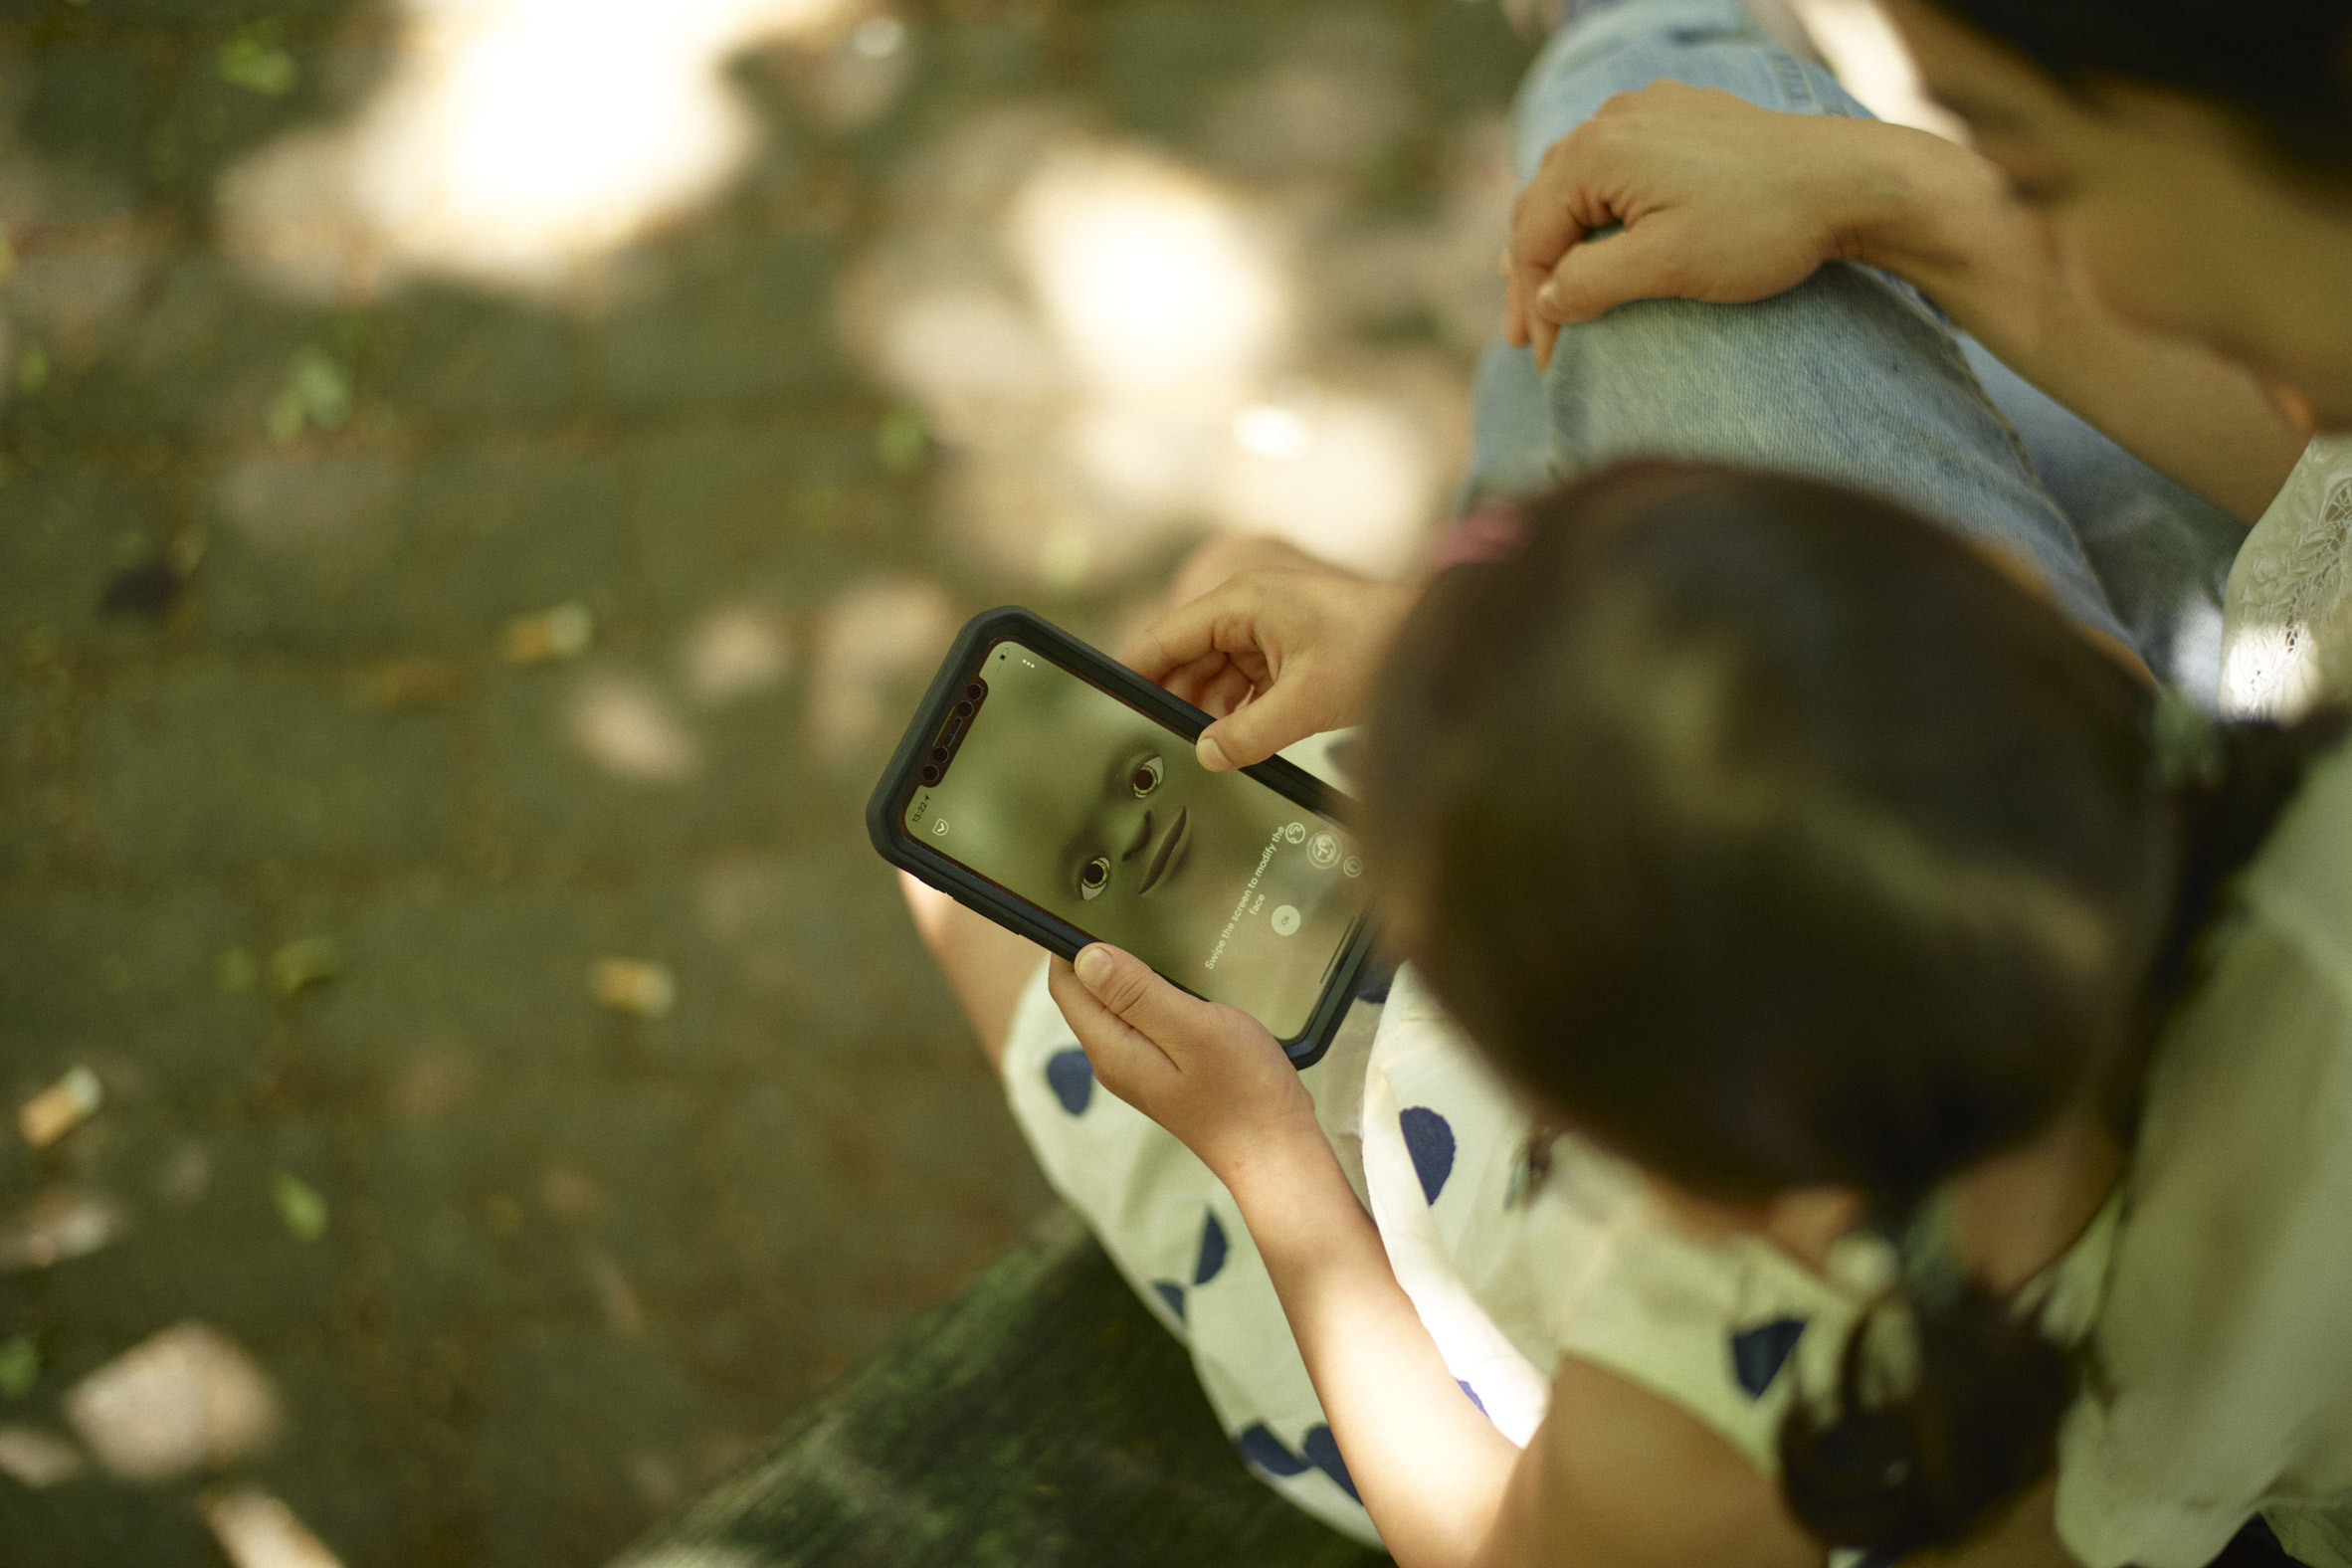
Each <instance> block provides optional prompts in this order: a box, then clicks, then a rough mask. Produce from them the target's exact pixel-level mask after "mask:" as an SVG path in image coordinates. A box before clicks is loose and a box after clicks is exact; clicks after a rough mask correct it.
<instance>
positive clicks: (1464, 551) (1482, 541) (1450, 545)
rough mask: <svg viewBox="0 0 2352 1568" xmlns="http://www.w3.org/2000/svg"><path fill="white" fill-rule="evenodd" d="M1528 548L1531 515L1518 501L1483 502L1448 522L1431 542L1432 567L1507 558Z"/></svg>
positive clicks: (1437, 570)
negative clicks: (1528, 522)
mask: <svg viewBox="0 0 2352 1568" xmlns="http://www.w3.org/2000/svg"><path fill="white" fill-rule="evenodd" d="M1526 547H1527V514H1526V512H1525V511H1523V510H1522V509H1520V506H1519V503H1518V502H1517V501H1514V500H1502V499H1491V500H1486V501H1482V502H1480V503H1479V504H1478V505H1477V506H1475V507H1473V508H1472V509H1470V510H1469V511H1466V512H1464V513H1463V514H1462V515H1461V516H1459V517H1456V518H1455V519H1454V520H1453V521H1452V522H1450V523H1448V524H1446V526H1445V528H1444V529H1443V530H1441V531H1440V532H1439V534H1438V536H1437V538H1436V539H1435V540H1434V541H1433V542H1432V543H1431V545H1430V552H1429V567H1430V570H1431V571H1433V572H1442V571H1444V570H1445V569H1446V568H1447V567H1449V566H1462V565H1466V564H1468V563H1470V562H1473V561H1482V562H1492V561H1507V560H1509V559H1511V558H1512V557H1513V556H1515V555H1517V554H1518V553H1519V552H1520V551H1521V550H1524V549H1525V548H1526Z"/></svg>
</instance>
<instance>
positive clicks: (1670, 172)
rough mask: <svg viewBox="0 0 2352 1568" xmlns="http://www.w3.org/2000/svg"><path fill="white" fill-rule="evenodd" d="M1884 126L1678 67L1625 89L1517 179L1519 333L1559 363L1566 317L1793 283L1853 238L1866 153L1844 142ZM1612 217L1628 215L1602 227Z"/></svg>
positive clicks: (1511, 299)
mask: <svg viewBox="0 0 2352 1568" xmlns="http://www.w3.org/2000/svg"><path fill="white" fill-rule="evenodd" d="M1885 129H1887V127H1884V126H1879V125H1876V124H1874V123H1872V122H1870V121H1858V120H1845V119H1839V118H1836V117H1832V116H1825V115H1818V114H1787V113H1780V112H1777V111H1775V110H1772V109H1765V108H1759V107H1757V106H1756V105H1755V104H1753V103H1749V102H1747V101H1746V100H1745V99H1742V98H1734V97H1733V96H1732V95H1730V94H1728V93H1723V92H1718V91H1716V90H1715V89H1712V88H1692V87H1685V86H1683V85H1682V84H1681V83H1679V82H1659V83H1655V84H1653V85H1652V86H1650V87H1646V88H1644V89H1642V90H1641V91H1640V92H1637V93H1621V94H1619V95H1618V96H1617V97H1615V98H1611V99H1610V100H1609V101H1608V102H1606V103H1604V104H1603V105H1601V109H1600V112H1598V113H1596V114H1595V115H1594V116H1593V117H1592V118H1591V119H1589V120H1586V121H1585V122H1584V123H1583V124H1582V125H1579V126H1578V127H1577V128H1576V129H1575V130H1573V131H1571V132H1569V133H1568V134H1567V135H1565V136H1563V137H1561V138H1560V139H1559V140H1558V141H1556V142H1554V143H1552V145H1551V147H1550V148H1549V149H1548V150H1547V151H1546V152H1545V153H1544V155H1543V162H1542V165H1541V166H1540V167H1539V168H1538V169H1537V171H1536V174H1535V178H1534V179H1533V180H1531V181H1530V182H1529V183H1528V185H1527V188H1526V189H1525V190H1523V191H1521V192H1520V193H1519V198H1518V202H1517V205H1516V206H1515V207H1514V208H1513V209H1512V213H1511V239H1510V248H1509V250H1508V251H1507V252H1505V253H1504V274H1505V278H1506V281H1507V288H1506V290H1505V299H1504V322H1503V329H1504V334H1505V336H1507V337H1508V338H1509V340H1510V341H1511V342H1513V343H1532V344H1533V345H1534V347H1535V351H1536V358H1537V360H1538V361H1539V362H1540V363H1543V364H1546V365H1548V364H1549V363H1550V362H1551V354H1552V345H1553V342H1554V340H1555V339H1556V338H1557V337H1558V335H1559V329H1560V327H1561V326H1562V325H1564V324H1567V323H1571V322H1577V321H1589V320H1591V319H1592V318H1593V317H1594V316H1597V315H1599V314H1601V313H1602V312H1603V311H1605V310H1609V309H1611V308H1613V307H1615V306H1617V305H1621V304H1624V303H1625V302H1627V301H1628V300H1631V299H1650V298H1666V297H1678V298H1686V299H1704V300H1709V301H1711V302H1714V303H1718V304H1743V303H1746V302H1747V301H1749V300H1752V299H1764V298H1769V297H1770V296H1772V295H1773V294H1780V293H1782V292H1784V291H1786V290H1789V289H1793V288H1795V287H1796V286H1797V285H1798V284H1801V283H1803V282H1804V281H1805V280H1806V279H1808V278H1810V277H1812V276H1813V274H1814V272H1815V271H1816V270H1817V269H1818V268H1820V267H1821V266H1822V264H1823V263H1825V262H1829V261H1833V260H1837V259H1838V258H1840V257H1841V256H1843V255H1844V254H1846V246H1847V241H1846V240H1845V238H1844V236H1843V235H1842V233H1841V225H1840V221H1839V213H1840V210H1841V205H1842V202H1843V200H1844V199H1846V198H1849V197H1851V196H1852V195H1853V194H1854V192H1853V191H1852V190H1851V189H1849V188H1847V187H1848V186H1849V184H1850V176H1851V175H1852V174H1853V173H1854V169H1855V165H1854V163H1853V161H1852V159H1851V158H1850V157H1849V156H1848V155H1847V149H1846V148H1845V147H1843V146H1842V145H1841V144H1842V143H1844V142H1850V141H1853V140H1854V139H1856V137H1857V134H1858V130H1859V133H1860V134H1861V135H1862V136H1867V135H1868V134H1869V133H1870V132H1871V131H1883V130H1885ZM1611 224H1622V225H1624V228H1623V230H1622V231H1621V232H1619V233H1616V234H1611V235H1608V236H1605V237H1603V238H1601V239H1597V240H1596V239H1590V238H1588V236H1589V235H1591V234H1592V233H1593V231H1594V230H1596V229H1602V228H1606V227H1608V226H1609V225H1611Z"/></svg>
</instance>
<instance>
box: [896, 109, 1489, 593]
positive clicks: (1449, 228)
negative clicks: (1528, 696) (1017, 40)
mask: <svg viewBox="0 0 2352 1568" xmlns="http://www.w3.org/2000/svg"><path fill="white" fill-rule="evenodd" d="M1345 80H1346V79H1345V78H1344V77H1341V76H1338V75H1337V74H1335V73H1333V72H1330V71H1327V70H1326V71H1320V72H1295V71H1292V72H1283V73H1277V74H1276V76H1275V78H1274V79H1273V80H1271V81H1270V82H1269V83H1267V84H1265V85H1263V86H1262V87H1256V88H1250V89H1245V90H1242V91H1241V92H1240V94H1239V95H1238V96H1237V97H1236V98H1233V99H1232V100H1230V101H1232V102H1238V103H1244V104H1247V103H1253V102H1261V101H1264V102H1269V103H1271V104H1274V105H1276V106H1277V108H1278V106H1279V105H1282V104H1285V103H1289V104H1293V105H1296V104H1303V105H1305V108H1306V110H1309V111H1303V112H1292V113H1291V115H1290V118H1289V120H1288V121H1285V120H1284V119H1283V118H1282V116H1281V114H1280V113H1279V112H1275V113H1274V116H1273V122H1272V123H1271V124H1270V125H1269V127H1268V133H1267V135H1266V136H1265V137H1264V138H1263V139H1262V140H1261V141H1260V142H1259V143H1258V144H1257V145H1255V146H1254V147H1253V148H1252V149H1251V153H1250V157H1249V159H1248V162H1249V165H1250V166H1251V167H1252V168H1253V169H1254V171H1255V172H1256V174H1257V176H1258V179H1257V181H1256V182H1255V183H1244V182H1238V181H1235V180H1232V179H1230V178H1220V177H1217V176H1216V175H1214V174H1212V173H1210V172H1208V171H1207V170H1205V169H1203V168H1200V167H1196V166H1193V165H1190V164H1187V163H1184V162H1180V161H1178V160H1176V159H1174V158H1171V157H1169V156H1167V155H1165V154H1162V153H1156V152H1152V151H1148V150H1145V149H1142V148H1139V147H1136V146H1133V145H1128V144H1122V143H1119V142H1117V141H1115V140H1112V139H1109V138H1106V137H1103V136H1102V135H1100V134H1099V133H1098V132H1094V131H1090V130H1087V129H1085V128H1083V127H1081V126H1079V125H1078V124H1076V123H1073V122H1070V121H1068V120H1066V119H1062V118H1058V117H1056V116H1054V115H1051V114H1046V113H1040V112H1037V111H1032V110H1018V111H1011V112H1008V113H1006V114H1003V115H1001V116H999V117H997V118H995V119H994V120H992V121H990V122H988V123H986V124H984V125H979V126H972V125H966V126H962V127H959V128H958V131H957V133H956V135H955V136H954V137H953V138H951V139H949V140H947V141H945V142H943V143H941V144H940V145H939V146H937V147H934V148H933V149H931V151H930V152H929V153H927V154H926V155H925V157H924V158H923V159H921V160H919V161H918V162H917V163H916V164H915V165H913V167H912V168H911V169H910V171H909V173H908V175H907V176H905V177H904V181H903V184H902V188H901V190H900V191H899V193H898V198H897V200H896V201H895V202H894V204H893V212H894V219H893V222H892V223H891V225H890V227H889V229H888V230H887V231H886V232H885V233H884V235H883V236H882V238H881V239H880V240H879V241H878V242H877V244H876V245H875V246H874V247H873V249H872V250H871V251H870V252H869V254H868V256H867V257H866V259H865V261H864V263H863V265H862V268H861V271H860V272H859V273H858V275H857V276H856V278H855V280H854V282H853V285H852V289H851V293H850V295H849V298H850V307H851V314H850V327H849V330H850V333H851V337H852V341H853V342H854V343H856V344H857V345H858V346H859V347H860V349H861V351H862V353H863V355H864V357H865V358H866V359H867V361H868V363H870V364H871V365H872V366H873V367H874V369H875V372H876V374H877V375H878V376H880V377H882V379H884V380H885V381H887V382H888V383H889V384H891V385H893V386H895V387H897V388H899V389H900V390H901V391H903V392H904V393H905V394H906V395H907V396H908V397H910V398H912V399H913V400H914V401H915V402H916V403H917V405H918V406H920V407H921V408H922V409H923V411H924V413H925V415H926V417H927V418H928V419H929V420H930V422H931V423H932V425H933V428H934V429H935V430H936V431H937V433H938V434H939V436H940V437H941V439H942V440H944V441H945V442H947V443H948V444H949V447H950V450H951V454H952V458H953V463H952V466H951V469H950V473H949V476H948V483H949V485H950V487H951V490H952V493H953V495H954V500H955V509H954V511H953V512H951V513H950V518H951V526H956V527H958V528H960V529H961V534H960V542H961V543H962V544H963V545H964V546H965V547H966V548H967V549H968V550H969V551H970V552H971V553H972V554H973V555H974V556H975V557H976V558H977V559H978V560H980V561H981V562H983V563H985V564H986V565H987V566H988V567H989V568H990V569H991V570H993V571H996V572H998V573H1001V574H1003V575H1004V576H1006V577H1007V578H1010V579H1011V580H1013V581H1015V582H1027V583H1030V584H1034V585H1038V586H1042V587H1045V588H1048V589H1056V590H1065V591H1067V590H1069V589H1072V588H1075V587H1078V586H1080V585H1083V584H1086V583H1090V582H1095V581H1099V580H1101V579H1103V578H1106V577H1115V576H1117V575H1118V574H1120V573H1121V572H1124V571H1127V570H1130V569H1132V567H1133V565H1134V563H1135V562H1136V561H1138V560H1140V559H1144V558H1148V557H1150V556H1151V555H1152V554H1153V552H1154V551H1156V550H1158V549H1161V548H1163V547H1164V543H1165V541H1167V540H1169V539H1170V538H1172V537H1181V536H1183V535H1185V534H1188V533H1194V532H1198V531H1200V530H1203V529H1224V530H1234V531H1246V532H1261V533H1272V534H1275V535H1279V536H1281V537H1283V538H1287V539H1289V540H1291V541H1292V542H1294V543H1297V544H1299V545H1301V546H1303V547H1305V548H1307V549H1309V550H1312V551H1315V552H1316V553H1319V554H1322V555H1325V556H1327V557H1329V558H1331V559H1334V560H1338V561H1341V562H1343V563H1345V564H1347V565H1351V566H1355V567H1357V568H1359V569H1363V570H1367V571H1374V572H1392V571H1395V570H1397V569H1399V568H1400V567H1402V566H1403V565H1404V564H1405V562H1406V561H1407V560H1408V559H1409V558H1410V556H1411V554H1412V552H1413V550H1414V548H1415V546H1416V544H1417V543H1418V542H1419V540H1420V538H1421V536H1422V535H1423V533H1424V532H1425V531H1426V529H1427V527H1428V526H1429V524H1430V523H1431V522H1432V521H1433V520H1434V518H1435V517H1436V515H1437V513H1438V511H1439V509H1440V508H1441V506H1442V505H1443V502H1444V497H1445V493H1446V486H1447V484H1448V483H1449V481H1450V480H1451V478H1452V476H1453V474H1454V473H1455V472H1457V471H1458V470H1459V467H1460V461H1461V456H1462V452H1463V445H1464V430H1465V427H1466V424H1467V400H1466V396H1465V392H1464V388H1463V383H1462V378H1461V372H1460V368H1459V365H1458V364H1457V365H1448V366H1447V367H1446V368H1445V369H1443V370H1442V371H1438V372H1437V373H1435V374H1433V373H1432V368H1433V367H1432V364H1431V361H1430V358H1429V354H1428V350H1427V349H1426V348H1422V347H1420V346H1411V347H1386V346H1382V345H1380V344H1377V343H1366V342H1364V341H1362V340H1361V332H1360V328H1361V327H1362V325H1363V323H1364V321H1365V320H1366V319H1368V318H1369V319H1378V318H1380V317H1389V318H1399V317H1403V318H1418V319H1424V320H1435V321H1437V322H1438V323H1439V326H1440V330H1441V331H1445V330H1448V329H1452V330H1455V331H1459V332H1462V333H1463V335H1465V336H1471V334H1474V333H1477V332H1482V331H1483V330H1484V329H1485V323H1486V321H1487V320H1490V319H1491V314H1490V312H1491V310H1492V309H1493V299H1494V289H1493V272H1494V267H1493V255H1494V251H1495V249H1496V246H1495V240H1496V237H1497V236H1498V235H1499V233H1500V222H1501V214H1502V211H1503V209H1504V207H1505V205H1506V203H1507V199H1508V182H1507V174H1506V173H1505V172H1503V171H1502V167H1501V163H1500V141H1499V138H1497V137H1489V136H1486V135H1484V134H1482V132H1481V131H1479V130H1477V129H1473V130H1472V131H1470V133H1469V134H1468V135H1467V136H1466V137H1465V138H1464V146H1465V147H1466V149H1468V150H1469V155H1468V156H1467V157H1465V158H1463V159H1462V160H1461V161H1462V162H1464V163H1466V164H1482V165H1483V166H1482V167H1471V168H1466V169H1465V170H1464V171H1463V172H1464V173H1465V175H1466V178H1465V180H1464V182H1463V185H1462V187H1461V188H1460V191H1459V193H1458V194H1457V195H1456V197H1455V198H1454V199H1453V200H1450V201H1449V202H1448V203H1446V204H1445V205H1443V206H1442V207H1440V208H1439V209H1438V210H1437V211H1436V212H1435V213H1434V214H1430V215H1427V216H1423V217H1421V218H1420V219H1419V221H1417V222H1414V223H1411V224H1391V225H1388V226H1386V227H1374V226H1367V225H1364V224H1362V223H1361V222H1360V221H1355V220H1353V219H1352V218H1351V217H1350V216H1348V215H1345V214H1344V209H1341V208H1340V207H1339V205H1338V203H1336V202H1335V201H1334V200H1333V199H1332V195H1331V193H1330V192H1329V191H1328V190H1327V189H1325V188H1320V187H1324V186H1326V185H1327V183H1328V168H1329V166H1330V165H1331V164H1332V163H1333V162H1334V160H1335V159H1336V158H1338V157H1340V155H1341V154H1343V153H1344V152H1346V151H1349V150H1355V149H1353V146H1352V138H1354V137H1356V136H1359V135H1366V134H1371V135H1376V134H1378V132H1379V129H1380V124H1379V111H1378V110H1377V109H1373V110H1368V111H1361V112H1358V113H1356V114H1354V115H1353V116H1352V118H1353V120H1354V121H1356V122H1357V123H1356V126H1355V127H1354V128H1350V126H1349V124H1348V121H1349V120H1350V118H1351V116H1349V115H1345V114H1342V115H1340V116H1337V117H1338V118H1339V120H1340V122H1341V123H1340V125H1339V127H1338V128H1337V129H1334V128H1333V127H1331V126H1329V125H1325V124H1323V123H1321V122H1319V121H1317V120H1316V119H1315V118H1314V116H1313V115H1312V113H1311V108H1312V107H1313V106H1314V105H1316V104H1321V103H1327V102H1330V101H1332V100H1334V99H1335V98H1344V97H1345V96H1346V95H1345V93H1344V91H1343V86H1342V85H1343V84H1344V82H1345ZM1374 101H1375V102H1377V101H1378V98H1377V96H1374ZM1285 124H1287V125H1288V129H1287V131H1285ZM1285 134H1287V135H1288V137H1289V142H1288V145H1287V146H1285V143H1284V136H1285ZM1464 233H1469V234H1474V235H1475V236H1476V238H1475V239H1474V240H1472V241H1470V243H1463V242H1462V241H1461V240H1460V239H1458V238H1457V236H1458V235H1460V234H1464ZM1367 256H1370V257H1375V258H1378V259H1379V261H1380V262H1381V263H1384V264H1386V265H1382V266H1377V267H1368V266H1366V265H1365V258H1366V257H1367ZM1465 298H1470V299H1473V300H1475V301H1476V303H1475V304H1473V305H1472V306H1470V308H1468V309H1465V308H1464V307H1463V305H1462V302H1461V301H1463V300H1464V299H1465ZM1464 317H1471V318H1474V319H1475V323H1476V324H1475V325H1472V324H1471V323H1470V321H1469V320H1465V319H1463V318H1464ZM1472 340H1473V341H1474V337H1472Z"/></svg>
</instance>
